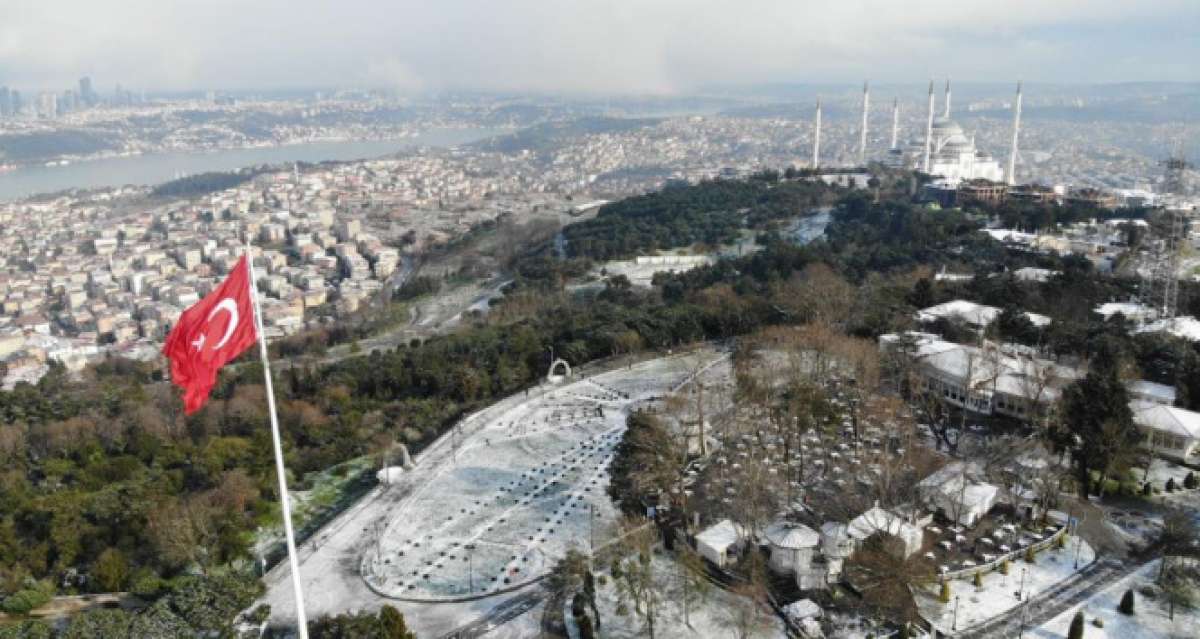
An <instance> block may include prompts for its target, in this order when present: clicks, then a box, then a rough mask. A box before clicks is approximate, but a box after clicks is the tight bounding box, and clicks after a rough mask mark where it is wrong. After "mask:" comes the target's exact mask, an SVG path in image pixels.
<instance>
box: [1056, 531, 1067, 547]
mask: <svg viewBox="0 0 1200 639" xmlns="http://www.w3.org/2000/svg"><path fill="white" fill-rule="evenodd" d="M1066 545H1067V535H1066V533H1063V534H1061V535H1059V536H1058V537H1057V538H1056V539H1055V540H1054V547H1055V548H1058V549H1062V548H1065V547H1066Z"/></svg>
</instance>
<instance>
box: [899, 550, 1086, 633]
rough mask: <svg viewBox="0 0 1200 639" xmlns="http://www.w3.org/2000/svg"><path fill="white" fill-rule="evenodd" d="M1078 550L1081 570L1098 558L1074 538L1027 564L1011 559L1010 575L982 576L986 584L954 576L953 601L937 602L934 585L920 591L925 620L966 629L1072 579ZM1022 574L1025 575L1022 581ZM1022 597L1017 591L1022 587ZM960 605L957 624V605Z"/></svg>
mask: <svg viewBox="0 0 1200 639" xmlns="http://www.w3.org/2000/svg"><path fill="white" fill-rule="evenodd" d="M1076 552H1078V554H1079V568H1078V570H1082V569H1083V568H1084V567H1086V566H1087V565H1088V564H1090V563H1091V562H1092V561H1093V560H1094V559H1095V552H1094V551H1093V550H1092V547H1091V546H1089V545H1088V543H1087V542H1086V541H1083V540H1082V539H1080V538H1078V537H1075V538H1072V539H1070V540H1069V541H1068V542H1067V545H1066V547H1064V548H1062V549H1055V548H1053V547H1051V548H1048V549H1046V550H1043V551H1041V552H1039V553H1038V554H1037V561H1036V562H1034V563H1033V564H1027V563H1025V561H1024V560H1022V559H1017V560H1015V561H1012V562H1010V564H1009V571H1008V575H1002V574H1000V573H999V572H998V571H997V572H990V573H986V574H984V575H983V587H982V588H976V587H975V585H974V583H972V578H971V577H967V578H964V579H955V580H953V581H951V582H950V602H949V603H942V602H940V601H938V592H939V589H940V587H939V586H938V585H937V584H933V585H931V586H930V587H928V588H925V589H922V590H919V591H917V593H916V599H917V606H918V607H919V608H920V609H921V614H922V616H923V617H925V619H927V620H929V621H931V622H932V623H933V624H934V625H936V626H937V627H938V629H940V630H942V631H944V632H949V631H951V630H952V629H954V628H957V629H958V630H966V629H967V628H971V627H972V626H976V625H978V624H981V623H983V622H985V621H987V620H989V619H991V618H993V617H996V616H998V615H1001V614H1004V613H1005V612H1008V611H1009V610H1012V609H1013V608H1015V607H1017V606H1018V605H1019V604H1020V603H1021V601H1023V600H1024V598H1025V597H1037V596H1038V595H1039V594H1040V593H1042V592H1044V591H1046V590H1048V589H1050V588H1051V587H1053V586H1055V585H1056V584H1059V583H1061V582H1062V581H1064V580H1066V579H1068V578H1070V577H1071V576H1072V575H1074V574H1075V573H1076V572H1078V570H1077V569H1076V568H1075V556H1076ZM1022 574H1023V575H1024V577H1023V580H1022ZM1022 583H1023V584H1024V587H1023V588H1024V589H1023V590H1022V593H1023V597H1022V599H1017V597H1016V593H1017V591H1018V589H1021V588H1022ZM956 606H957V608H958V615H957V624H956V623H955V621H956V620H955V607H956Z"/></svg>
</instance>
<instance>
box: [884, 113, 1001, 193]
mask: <svg viewBox="0 0 1200 639" xmlns="http://www.w3.org/2000/svg"><path fill="white" fill-rule="evenodd" d="M922 133H924V130H922ZM924 160H925V138H924V137H921V138H920V139H917V140H913V141H911V142H910V143H909V144H908V145H907V147H905V148H902V149H894V150H893V151H892V153H891V154H890V155H889V161H890V163H891V164H893V165H895V166H902V167H906V168H916V169H919V168H921V165H922V164H923V163H924ZM929 174H930V175H933V176H935V177H940V178H942V180H943V181H945V182H947V183H949V184H951V185H957V184H958V183H959V182H963V181H967V180H978V179H984V180H991V181H992V182H1003V181H1004V169H1002V168H1001V167H1000V162H999V161H997V160H996V159H995V158H993V157H992V156H991V155H988V154H987V153H984V152H983V151H980V150H979V149H978V148H976V146H975V136H974V135H972V136H970V137H968V136H967V134H966V133H964V132H963V128H962V127H961V126H959V125H958V123H957V122H955V121H954V120H952V119H950V118H949V117H947V116H941V117H935V118H934V119H933V131H932V136H931V138H930V148H929Z"/></svg>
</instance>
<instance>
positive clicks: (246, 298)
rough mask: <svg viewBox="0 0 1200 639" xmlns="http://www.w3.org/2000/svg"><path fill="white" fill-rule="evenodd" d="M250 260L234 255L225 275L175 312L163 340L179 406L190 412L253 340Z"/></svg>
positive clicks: (201, 402)
mask: <svg viewBox="0 0 1200 639" xmlns="http://www.w3.org/2000/svg"><path fill="white" fill-rule="evenodd" d="M250 286H251V282H250V264H249V263H248V262H247V261H246V256H244V255H243V256H242V259H240V260H238V263H237V266H235V267H233V271H231V272H230V273H229V277H227V278H225V281H224V282H222V283H221V285H220V286H218V287H217V288H216V290H214V291H213V292H211V293H209V294H208V296H207V297H205V298H204V299H202V300H200V301H199V302H196V303H195V304H194V305H193V306H192V307H191V308H189V309H187V310H186V311H184V312H183V313H182V314H181V315H180V316H179V321H178V322H176V323H175V328H173V329H171V334H170V335H168V336H167V342H166V344H163V350H162V352H163V355H166V356H167V358H168V359H170V360H171V381H173V382H175V384H176V385H178V386H180V387H182V388H183V409H184V412H186V413H187V414H189V415H190V414H192V413H194V412H196V411H197V410H200V407H201V406H203V405H204V402H206V401H208V394H209V393H211V392H212V389H213V386H216V384H217V371H219V370H220V369H221V367H222V366H224V365H225V364H226V363H228V362H229V361H230V360H232V359H235V358H236V357H237V356H238V355H241V354H242V351H245V350H246V349H247V348H250V346H252V345H253V344H254V340H255V339H257V338H258V333H257V332H256V331H255V330H254V304H253V303H252V301H251V298H250Z"/></svg>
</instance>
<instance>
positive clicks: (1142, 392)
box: [1125, 379, 1175, 404]
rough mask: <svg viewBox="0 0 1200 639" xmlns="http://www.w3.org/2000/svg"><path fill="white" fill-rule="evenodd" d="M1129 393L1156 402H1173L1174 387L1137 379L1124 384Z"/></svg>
mask: <svg viewBox="0 0 1200 639" xmlns="http://www.w3.org/2000/svg"><path fill="white" fill-rule="evenodd" d="M1125 387H1126V388H1127V389H1129V394H1130V395H1133V396H1134V397H1137V398H1139V399H1146V400H1149V401H1152V402H1155V403H1158V404H1174V403H1175V387H1174V386H1167V385H1166V384H1158V383H1156V382H1150V381H1146V380H1144V379H1139V380H1137V381H1133V382H1129V383H1128V384H1126V385H1125Z"/></svg>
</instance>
